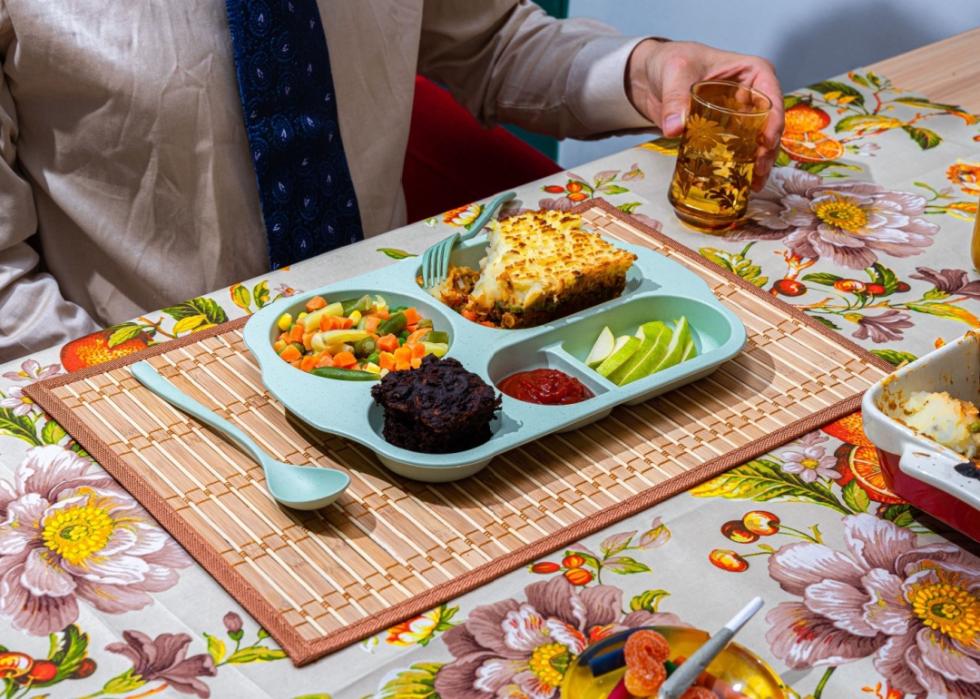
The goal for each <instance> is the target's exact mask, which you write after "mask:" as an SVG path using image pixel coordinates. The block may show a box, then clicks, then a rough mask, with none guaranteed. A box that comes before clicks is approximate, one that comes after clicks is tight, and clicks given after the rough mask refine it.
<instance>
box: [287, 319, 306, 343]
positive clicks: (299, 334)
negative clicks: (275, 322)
mask: <svg viewBox="0 0 980 699" xmlns="http://www.w3.org/2000/svg"><path fill="white" fill-rule="evenodd" d="M304 332H305V328H304V327H303V324H302V323H297V324H296V325H294V326H293V327H292V328H290V329H289V341H290V342H302V341H303V333H304Z"/></svg>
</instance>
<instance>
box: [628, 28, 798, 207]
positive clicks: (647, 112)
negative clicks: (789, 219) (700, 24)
mask: <svg viewBox="0 0 980 699" xmlns="http://www.w3.org/2000/svg"><path fill="white" fill-rule="evenodd" d="M717 79H722V80H732V81H735V82H738V83H742V84H743V85H749V86H751V87H754V88H755V89H757V90H758V91H759V92H761V93H763V94H764V95H766V97H768V98H769V99H770V100H772V111H771V112H770V113H769V118H768V119H767V120H766V126H765V129H764V131H763V133H762V137H761V139H760V143H759V150H758V152H757V153H756V163H755V173H754V175H753V178H752V188H753V189H755V190H757V191H758V190H759V189H761V188H762V185H763V184H765V182H766V179H767V178H768V177H769V172H770V171H771V170H772V165H773V162H774V161H775V159H776V153H777V151H778V146H779V137H780V135H781V134H782V131H783V93H782V90H780V89H779V81H778V80H777V79H776V73H775V71H774V70H773V67H772V64H770V63H769V61H767V60H765V59H763V58H757V57H755V56H743V55H742V54H739V53H730V52H728V51H719V50H718V49H713V48H711V47H710V46H705V45H704V44H697V43H693V42H687V41H677V42H672V41H667V42H663V41H657V40H656V39H647V40H646V41H642V42H640V43H639V44H637V46H636V48H635V49H633V53H632V55H631V56H630V60H629V65H628V66H627V68H626V94H627V95H629V98H630V101H632V102H633V106H634V107H636V108H637V109H638V110H639V111H640V113H642V114H643V115H644V116H645V117H646V118H648V119H649V120H650V121H652V122H653V123H655V124H657V125H658V126H659V127H660V129H661V131H663V133H664V135H665V136H680V135H681V133H682V132H683V131H684V119H685V118H686V116H687V110H688V107H689V105H690V99H691V85H693V84H694V83H696V82H698V81H701V80H717Z"/></svg>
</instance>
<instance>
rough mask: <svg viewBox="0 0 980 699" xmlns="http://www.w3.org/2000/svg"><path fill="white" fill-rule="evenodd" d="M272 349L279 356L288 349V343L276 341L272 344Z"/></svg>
mask: <svg viewBox="0 0 980 699" xmlns="http://www.w3.org/2000/svg"><path fill="white" fill-rule="evenodd" d="M272 349H274V350H275V351H276V354H279V353H280V352H282V351H283V350H284V349H286V341H285V340H276V341H275V342H273V343H272Z"/></svg>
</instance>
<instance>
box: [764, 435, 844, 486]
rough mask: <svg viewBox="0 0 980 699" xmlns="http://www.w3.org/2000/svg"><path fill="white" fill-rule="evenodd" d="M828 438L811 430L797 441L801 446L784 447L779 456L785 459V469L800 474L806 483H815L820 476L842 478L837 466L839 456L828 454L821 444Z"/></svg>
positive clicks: (832, 478)
mask: <svg viewBox="0 0 980 699" xmlns="http://www.w3.org/2000/svg"><path fill="white" fill-rule="evenodd" d="M826 440H827V438H826V437H824V436H823V435H822V434H820V433H819V432H811V433H810V434H808V435H806V436H804V437H802V438H800V439H799V440H798V441H797V444H798V445H799V446H796V445H794V446H793V447H791V448H789V449H783V450H782V451H781V452H779V457H780V458H781V459H782V460H783V470H784V471H785V472H786V473H793V474H795V475H797V476H799V477H800V480H802V481H805V482H806V483H813V482H814V481H815V480H817V479H818V478H829V479H831V480H835V479H837V478H840V472H839V471H838V470H837V468H836V466H837V457H835V456H834V455H833V454H828V453H827V450H826V449H825V448H824V447H822V446H820V445H821V443H823V442H825V441H826Z"/></svg>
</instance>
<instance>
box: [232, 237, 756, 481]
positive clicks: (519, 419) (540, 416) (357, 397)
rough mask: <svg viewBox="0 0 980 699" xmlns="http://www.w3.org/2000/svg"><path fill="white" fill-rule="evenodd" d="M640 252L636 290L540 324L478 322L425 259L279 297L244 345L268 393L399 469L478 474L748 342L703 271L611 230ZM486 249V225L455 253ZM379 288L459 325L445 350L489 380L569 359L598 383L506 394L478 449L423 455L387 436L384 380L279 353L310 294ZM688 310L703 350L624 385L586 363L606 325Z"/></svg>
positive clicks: (478, 254)
mask: <svg viewBox="0 0 980 699" xmlns="http://www.w3.org/2000/svg"><path fill="white" fill-rule="evenodd" d="M610 242H612V243H613V244H614V245H616V246H617V247H620V248H622V249H625V250H629V251H631V252H634V253H636V256H637V260H636V262H635V263H634V264H633V266H632V268H631V269H630V270H629V273H628V274H627V281H626V290H625V291H624V292H623V294H622V295H621V296H620V297H619V298H616V299H613V300H611V301H607V302H606V303H602V304H599V305H597V306H593V307H591V308H588V309H585V310H584V311H581V312H579V313H575V314H573V315H570V316H566V317H565V318H561V319H559V320H557V321H555V322H552V323H548V324H546V325H541V326H538V327H535V328H526V329H520V330H502V329H497V328H488V327H485V326H482V325H479V324H477V323H473V322H471V321H469V320H467V319H465V318H463V317H462V316H461V315H459V314H458V313H456V312H455V311H453V310H452V309H451V308H449V307H448V306H445V305H444V304H442V303H441V302H440V301H438V300H437V299H435V298H433V297H432V296H431V295H429V294H428V293H426V292H425V291H424V290H423V289H421V288H420V287H419V286H418V284H417V283H416V275H417V274H418V271H419V260H418V259H407V260H402V261H401V262H398V263H396V264H394V265H389V266H388V267H384V268H382V269H379V270H376V271H373V272H369V273H367V274H363V275H361V276H359V277H354V278H352V279H347V280H344V281H342V282H338V283H336V284H331V285H329V286H324V287H322V288H320V289H316V290H314V291H310V292H309V293H306V294H302V295H298V296H294V297H290V298H287V299H281V300H280V301H277V302H276V303H274V304H271V305H269V306H266V307H265V308H263V309H262V310H260V311H259V312H258V313H256V314H255V315H254V316H252V317H251V318H250V319H249V321H248V323H247V324H246V325H245V329H244V340H245V344H246V345H247V346H248V348H249V349H250V350H251V351H252V353H253V355H254V356H255V358H256V360H257V361H258V363H259V366H260V368H261V371H262V379H263V381H264V382H265V385H266V388H268V390H269V392H270V393H271V394H272V395H273V396H274V397H275V398H276V399H277V400H279V402H281V403H282V404H283V405H284V406H285V407H286V408H287V409H288V410H289V411H290V412H292V413H293V414H294V415H296V417H298V418H300V419H301V420H303V421H304V422H306V423H307V424H309V425H311V426H312V427H314V428H315V429H318V430H322V431H323V432H330V433H332V434H336V435H339V436H341V437H346V438H347V439H351V440H353V441H355V442H358V443H360V444H363V445H364V446H365V447H367V448H368V449H371V450H372V451H374V453H375V454H377V456H378V458H379V459H380V460H381V463H383V464H384V465H385V466H387V467H388V468H390V469H391V470H392V471H394V472H395V473H397V474H399V475H402V476H405V477H407V478H413V479H416V480H420V481H430V482H441V481H451V480H456V479H459V478H465V477H466V476H470V475H472V474H474V473H476V472H477V471H479V470H480V469H481V468H483V467H484V466H486V465H487V464H488V463H489V462H490V461H491V460H492V459H493V458H494V457H495V456H497V455H499V454H502V453H503V452H506V451H508V450H510V449H513V448H515V447H518V446H520V445H522V444H525V443H527V442H530V441H532V440H535V439H538V438H539V437H543V436H545V435H547V434H550V433H552V432H561V431H566V430H572V429H575V428H578V427H581V426H583V425H586V424H588V423H590V422H592V421H594V420H599V419H601V418H603V417H605V416H606V415H608V414H609V413H610V412H611V411H612V409H613V408H614V407H616V406H617V405H621V404H623V403H628V404H634V403H640V402H643V401H645V400H648V399H650V398H653V397H654V396H657V395H659V394H661V393H664V392H666V391H669V390H671V389H674V388H677V387H678V386H681V385H683V384H686V383H689V382H691V381H694V380H696V379H699V378H701V377H703V376H705V375H706V374H709V373H711V372H712V371H713V370H714V369H715V368H716V367H717V366H718V365H719V364H722V363H724V362H726V361H728V360H729V359H731V358H732V357H734V356H735V355H736V354H738V353H739V351H740V350H741V349H742V346H743V345H744V344H745V337H746V335H745V328H744V326H743V325H742V322H741V320H739V318H738V317H737V316H736V315H735V314H734V313H732V312H731V311H729V310H728V309H727V308H725V307H724V306H723V305H722V304H721V303H720V302H719V301H718V299H717V298H716V297H715V296H714V294H712V292H711V290H710V289H709V288H708V285H707V284H706V283H705V282H704V281H703V280H702V279H701V278H700V277H698V276H697V275H696V274H695V273H694V272H692V271H691V270H689V269H687V268H686V267H684V266H682V265H681V264H679V263H677V262H674V261H673V260H670V259H668V258H666V257H664V256H663V255H660V254H658V253H656V252H653V251H652V250H649V249H647V248H643V247H637V246H634V245H629V244H627V243H623V242H621V241H618V240H613V241H610ZM485 248H486V237H485V236H482V235H481V236H478V237H477V238H475V239H474V240H472V241H469V242H468V243H466V244H464V245H462V246H460V247H459V248H458V249H457V250H455V251H454V253H453V258H452V264H454V265H459V264H463V265H467V266H469V267H474V268H476V267H477V266H478V264H479V260H480V259H481V258H482V257H483V254H484V251H485ZM366 293H370V294H381V295H382V296H384V297H385V299H386V300H387V301H388V304H389V305H391V306H415V307H417V308H418V309H419V312H420V313H421V314H422V315H423V317H426V318H431V319H432V322H433V326H434V328H435V329H436V330H442V331H445V332H447V333H448V334H449V338H450V347H449V353H448V355H447V356H450V357H455V358H456V359H458V360H459V361H460V362H461V363H462V364H463V366H464V367H466V368H467V369H469V370H470V371H472V372H474V373H476V374H478V375H479V376H480V377H481V378H482V379H483V380H484V381H486V382H487V383H489V384H491V385H494V386H496V384H497V382H499V381H500V380H502V379H504V378H505V377H507V376H509V375H511V374H513V373H515V372H517V371H525V370H528V369H537V368H543V367H548V368H553V369H560V370H561V371H564V372H565V373H567V374H569V375H571V376H574V377H576V378H578V379H579V380H580V381H582V382H583V383H584V384H585V385H586V386H588V387H589V388H590V389H591V390H592V392H593V393H594V394H595V397H594V398H591V399H589V400H586V401H582V402H581V403H575V404H573V405H561V406H551V405H537V404H533V403H526V402H524V401H520V400H517V399H514V398H511V397H510V396H506V395H504V396H503V402H502V409H501V411H500V413H499V415H498V417H497V419H495V420H494V422H493V423H491V428H492V430H493V436H492V437H491V438H490V440H489V441H487V442H486V443H485V444H482V445H480V446H478V447H476V448H474V449H469V450H466V451H461V452H456V453H452V454H425V453H421V452H415V451H410V450H408V449H402V448H399V447H396V446H394V445H392V444H389V443H388V442H387V441H386V440H385V439H384V437H383V436H382V427H383V416H382V409H381V407H380V406H378V405H376V404H375V403H374V400H373V399H372V398H371V387H372V386H373V385H374V382H367V381H343V380H335V379H327V378H322V377H319V376H314V375H312V374H307V373H305V372H302V371H300V370H299V369H296V368H294V367H292V366H291V365H289V364H287V363H286V362H284V361H283V360H282V359H280V358H279V357H278V356H277V355H276V353H275V350H273V348H272V343H273V341H274V340H275V339H276V337H278V335H279V332H280V331H279V329H278V327H277V326H276V321H277V320H278V318H279V316H280V315H282V313H284V312H286V311H288V312H290V313H292V314H293V315H294V316H295V315H296V314H297V313H298V312H299V311H301V310H303V309H304V307H305V304H306V301H307V300H308V299H309V298H311V297H313V296H316V295H322V296H324V297H326V298H327V299H328V301H331V302H333V301H345V300H347V299H357V298H359V297H360V296H362V295H363V294H366ZM681 316H686V317H687V319H688V322H689V323H690V325H691V331H692V334H693V336H694V341H695V343H696V345H697V349H698V356H696V357H694V358H693V359H689V360H688V361H686V362H682V363H681V364H678V365H676V366H673V367H671V368H669V369H665V370H663V371H660V372H658V373H656V374H653V375H651V376H647V377H646V378H643V379H640V380H637V381H634V382H632V383H629V384H627V385H625V386H617V385H615V384H613V383H612V382H610V381H607V380H606V379H604V378H603V377H601V376H599V374H597V373H595V372H594V371H593V370H592V369H590V368H589V367H587V366H586V365H585V363H584V361H583V360H584V359H585V357H586V355H587V354H588V353H589V350H590V349H591V348H592V344H593V342H594V341H595V339H596V338H597V337H598V335H599V332H600V331H601V330H602V328H603V326H607V325H608V326H609V327H610V329H612V331H613V333H614V334H615V335H616V336H617V337H618V336H620V335H624V334H630V335H631V334H633V333H634V332H635V331H636V329H637V327H638V326H639V325H640V324H642V323H645V322H647V321H651V320H661V321H665V322H668V323H672V322H673V321H675V320H676V319H678V318H680V317H681Z"/></svg>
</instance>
